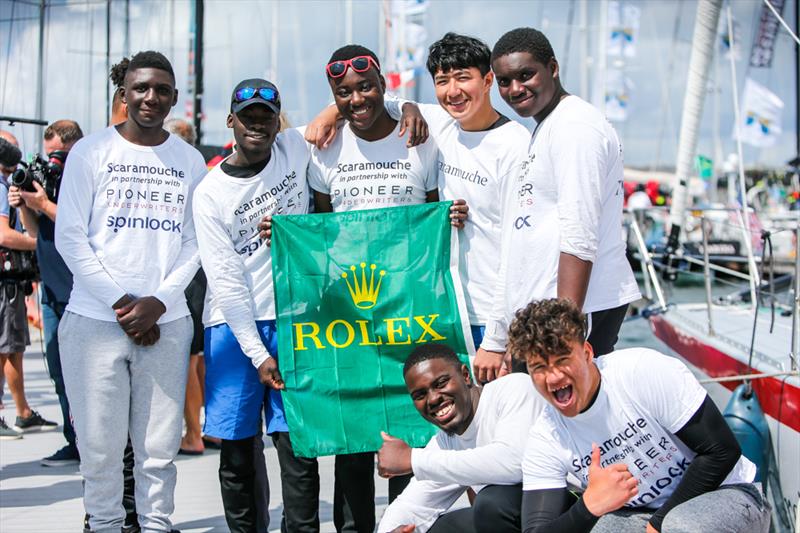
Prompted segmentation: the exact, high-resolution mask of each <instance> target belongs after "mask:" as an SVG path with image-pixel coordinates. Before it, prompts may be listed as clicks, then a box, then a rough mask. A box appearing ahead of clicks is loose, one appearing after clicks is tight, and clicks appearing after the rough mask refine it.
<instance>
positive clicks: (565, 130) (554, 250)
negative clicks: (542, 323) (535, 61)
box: [482, 96, 641, 350]
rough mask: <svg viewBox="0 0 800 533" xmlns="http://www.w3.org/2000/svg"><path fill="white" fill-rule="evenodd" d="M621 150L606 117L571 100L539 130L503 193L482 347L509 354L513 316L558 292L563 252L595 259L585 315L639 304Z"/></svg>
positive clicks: (547, 119) (587, 259) (543, 122)
mask: <svg viewBox="0 0 800 533" xmlns="http://www.w3.org/2000/svg"><path fill="white" fill-rule="evenodd" d="M622 170H623V158H622V145H621V144H620V142H619V138H618V137H617V133H616V132H615V131H614V128H613V127H612V126H611V124H610V123H609V122H608V121H607V120H606V119H605V117H603V115H602V114H601V113H600V112H599V111H598V110H597V109H596V108H595V107H594V106H592V105H591V104H589V103H588V102H585V101H584V100H581V99H580V98H578V97H577V96H567V97H566V98H565V99H563V100H562V101H561V102H560V103H559V104H558V106H556V108H555V109H554V110H553V112H552V113H550V115H549V116H548V117H547V118H546V119H544V120H543V121H542V122H541V123H540V124H539V125H538V126H537V129H536V131H535V133H534V136H533V139H532V141H531V146H530V150H529V153H528V157H527V161H526V162H525V163H524V164H523V168H522V172H521V173H520V175H519V176H518V177H517V178H516V179H515V180H510V181H509V185H510V186H509V187H508V188H507V190H506V191H505V192H504V195H505V196H504V203H503V205H504V208H505V211H504V213H503V243H502V247H503V251H502V253H501V256H502V259H501V265H500V279H501V280H504V282H499V283H498V285H497V291H496V295H495V302H494V306H493V310H492V321H491V322H490V324H488V325H487V328H486V337H485V338H484V342H483V344H482V346H483V348H485V349H492V350H503V349H505V344H506V338H507V331H508V325H509V324H510V322H511V320H512V319H513V317H514V313H515V312H516V311H517V310H518V309H520V308H522V307H525V306H526V305H527V304H528V303H529V302H531V301H534V300H540V299H545V298H554V297H556V295H557V281H558V263H559V256H560V254H561V253H567V254H570V255H574V256H575V257H578V258H579V259H582V260H584V261H591V262H592V273H591V277H590V278H589V287H588V289H587V292H586V300H585V301H584V305H583V310H584V312H586V313H592V312H595V311H602V310H606V309H613V308H615V307H619V306H621V305H624V304H626V303H630V302H632V301H634V300H636V299H638V298H639V297H640V296H641V295H640V294H639V287H638V285H637V283H636V279H635V278H634V277H633V271H632V270H631V267H630V264H629V263H628V260H627V259H626V257H625V242H624V241H623V239H622V236H621V228H622V204H623V200H624V194H623V186H622V183H623V180H622Z"/></svg>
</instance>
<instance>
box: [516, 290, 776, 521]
mask: <svg viewBox="0 0 800 533" xmlns="http://www.w3.org/2000/svg"><path fill="white" fill-rule="evenodd" d="M585 338H586V317H585V315H584V314H583V313H581V312H580V310H579V309H578V308H577V307H576V306H575V304H574V303H572V301H570V300H565V299H550V300H541V301H537V302H533V303H531V304H529V305H528V306H527V307H526V308H525V309H523V310H520V311H519V312H517V315H516V318H515V320H514V322H513V323H512V324H511V329H510V332H509V351H510V353H511V355H512V356H513V357H515V358H517V359H519V360H522V361H525V363H526V364H527V367H528V372H529V373H530V376H531V379H532V380H533V383H534V385H535V387H536V390H537V391H538V392H539V394H541V395H542V396H543V397H544V398H545V399H546V400H547V401H548V403H549V405H548V406H547V407H546V408H545V409H544V412H543V413H542V415H541V416H540V417H539V419H538V420H537V422H536V425H535V426H533V427H532V428H531V431H530V437H529V440H528V444H527V446H526V449H525V458H524V460H523V463H522V471H523V491H524V492H523V496H522V525H523V529H524V530H525V531H528V532H540V531H541V532H544V531H572V532H584V531H585V532H588V531H590V530H591V531H593V532H603V533H611V532H614V533H628V532H631V533H633V532H638V533H640V532H642V531H645V530H647V532H648V533H654V532H658V531H662V530H663V531H665V532H669V531H697V532H701V531H702V532H705V531H730V532H734V533H739V532H741V533H745V532H747V533H761V532H763V533H765V532H766V531H767V530H768V529H769V505H768V504H767V503H766V502H765V500H764V498H763V497H762V495H761V492H760V490H759V489H758V488H757V487H756V486H755V485H753V483H752V481H753V478H754V477H755V472H756V468H755V465H754V464H753V463H751V462H750V461H749V460H748V459H747V458H745V457H744V456H742V454H741V449H740V447H739V444H738V443H737V442H736V437H734V435H733V432H732V431H731V430H730V428H729V427H728V425H727V424H726V422H725V419H724V418H723V417H722V414H721V413H720V412H719V410H718V409H717V407H716V405H714V403H713V401H712V400H711V399H710V398H709V397H708V395H707V394H706V391H705V390H704V389H703V387H702V386H701V385H700V383H699V382H698V381H697V379H696V378H695V377H694V376H693V375H692V373H691V372H690V371H689V369H688V368H687V367H686V366H685V365H684V364H683V363H681V362H680V361H679V360H677V359H675V358H673V357H668V356H666V355H663V354H661V353H659V352H656V351H654V350H650V349H647V348H630V349H627V350H619V351H617V352H613V353H611V354H607V355H604V356H603V357H600V358H598V359H595V358H594V354H593V350H592V345H591V344H590V343H589V342H587V341H585V340H584V339H585ZM568 476H569V478H570V480H572V483H577V485H578V487H579V489H580V490H581V492H582V493H583V494H582V496H581V497H580V498H578V499H577V501H576V500H575V497H574V496H573V495H572V493H571V492H570V491H569V490H568V488H567V477H568Z"/></svg>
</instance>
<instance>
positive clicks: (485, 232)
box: [306, 33, 530, 499]
mask: <svg viewBox="0 0 800 533" xmlns="http://www.w3.org/2000/svg"><path fill="white" fill-rule="evenodd" d="M490 56H491V51H490V50H489V47H488V46H486V44H485V43H483V42H482V41H480V40H479V39H476V38H474V37H469V36H466V35H458V34H455V33H448V34H446V35H445V36H444V37H442V38H441V39H440V40H438V41H436V42H435V43H433V44H432V45H431V47H430V49H429V55H428V62H427V67H428V71H429V72H430V74H431V77H432V79H433V83H434V88H435V90H436V98H437V100H438V102H439V103H438V105H437V104H417V105H414V104H412V103H411V102H406V101H404V100H398V99H387V100H386V109H387V111H388V113H389V115H390V116H393V117H396V116H399V115H400V112H401V109H402V111H403V112H404V113H410V112H411V110H416V109H417V108H418V109H419V112H421V114H422V117H423V118H424V120H425V121H427V124H428V125H429V128H430V133H431V136H432V137H433V139H434V141H436V144H437V147H438V150H439V157H438V161H437V188H438V193H439V197H440V198H441V199H443V200H455V199H463V200H466V205H468V206H469V213H470V214H469V218H467V219H466V221H465V223H464V228H463V231H461V232H460V233H459V254H460V257H459V269H460V271H461V282H462V285H463V286H464V288H465V297H466V302H467V312H468V313H469V320H470V324H471V326H472V338H473V341H474V343H475V346H476V347H478V346H480V345H481V342H482V340H483V334H484V327H485V325H486V324H488V323H489V322H490V317H491V315H492V303H493V299H494V290H495V286H496V283H497V272H498V269H499V266H500V259H499V258H500V241H501V236H500V221H501V211H500V208H501V205H502V202H501V199H502V197H503V196H502V194H503V193H502V189H503V187H504V186H505V185H506V184H507V183H508V182H509V181H510V180H511V179H513V177H514V176H515V175H516V174H517V173H518V169H519V166H520V165H521V164H522V162H523V161H524V159H525V157H526V155H527V147H528V139H529V138H530V134H529V132H528V130H527V129H526V128H525V127H524V126H522V125H521V124H519V123H517V122H514V121H513V120H509V119H508V118H507V117H505V116H503V115H501V114H500V113H499V112H497V111H496V110H495V109H494V107H493V105H492V101H491V97H490V91H491V88H492V84H493V82H494V75H493V74H492V72H491V69H490ZM332 119H333V114H332V113H331V112H330V111H328V110H325V111H323V113H322V114H320V116H319V117H318V118H317V119H316V120H315V121H314V122H313V123H312V124H310V125H309V128H308V129H307V130H306V139H308V140H309V141H311V142H317V144H318V145H319V144H322V143H325V142H327V143H331V141H330V140H329V137H328V136H326V135H324V134H325V133H327V132H328V131H330V128H331V127H332ZM463 200H461V201H463ZM465 207H466V206H465ZM501 364H502V356H496V355H492V354H490V353H488V352H486V351H484V350H478V354H477V356H476V358H475V361H474V368H475V374H476V375H475V377H476V378H477V380H478V381H479V382H485V381H491V380H493V379H495V378H496V377H498V376H499V375H500V373H501V371H502V370H501ZM390 499H391V498H390Z"/></svg>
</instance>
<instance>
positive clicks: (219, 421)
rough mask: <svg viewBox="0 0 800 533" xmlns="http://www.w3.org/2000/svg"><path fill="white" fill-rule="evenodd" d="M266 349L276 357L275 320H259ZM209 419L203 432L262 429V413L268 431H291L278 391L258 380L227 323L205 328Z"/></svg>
mask: <svg viewBox="0 0 800 533" xmlns="http://www.w3.org/2000/svg"><path fill="white" fill-rule="evenodd" d="M256 327H257V328H258V333H259V334H260V335H261V340H262V341H263V342H264V346H266V348H267V351H269V353H270V354H271V355H272V356H273V357H275V358H276V359H277V355H278V338H277V334H276V331H275V321H274V320H259V321H257V322H256ZM204 337H205V346H204V348H205V363H206V391H205V393H206V420H205V424H204V425H203V433H204V434H206V435H209V436H211V437H217V438H220V439H225V440H238V439H244V438H247V437H252V436H254V435H258V434H259V433H260V432H261V413H262V410H263V413H264V420H265V421H266V425H267V433H268V434H269V433H273V432H275V431H289V427H288V426H287V425H286V418H285V417H284V414H283V401H282V400H281V394H280V392H278V391H275V390H272V389H270V388H269V387H267V386H265V385H263V384H262V383H261V382H260V381H259V380H258V370H256V368H255V367H254V366H253V363H252V361H251V359H250V358H249V357H247V356H246V355H245V354H244V352H242V349H241V347H240V346H239V342H238V341H237V340H236V337H235V336H234V334H233V331H231V328H230V327H229V326H228V325H227V324H218V325H216V326H211V327H208V328H206V330H205V335H204Z"/></svg>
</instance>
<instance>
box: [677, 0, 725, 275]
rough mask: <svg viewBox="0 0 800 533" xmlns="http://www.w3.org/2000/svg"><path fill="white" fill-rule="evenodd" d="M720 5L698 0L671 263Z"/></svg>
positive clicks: (680, 142)
mask: <svg viewBox="0 0 800 533" xmlns="http://www.w3.org/2000/svg"><path fill="white" fill-rule="evenodd" d="M721 9H722V0H700V2H698V4H697V16H696V19H695V25H694V36H693V37H692V52H691V56H690V57H689V76H688V79H687V80H686V94H685V96H684V99H683V114H682V115H681V129H680V138H679V140H678V157H677V161H676V163H675V183H674V184H673V188H672V207H671V209H670V216H669V224H670V226H671V227H670V233H669V238H668V240H667V248H666V251H665V255H666V257H665V259H666V261H665V262H666V263H667V264H668V265H670V264H671V258H670V256H672V254H674V253H675V251H676V250H677V249H678V242H679V240H680V234H681V230H682V229H683V222H684V218H685V214H686V203H687V200H688V198H687V197H688V192H689V189H688V183H689V177H690V176H691V175H692V165H693V162H694V156H695V152H696V150H697V136H698V133H699V131H700V119H701V117H702V115H703V103H704V101H705V95H706V88H707V86H708V72H709V68H710V66H711V59H712V58H713V57H714V41H715V38H716V35H717V24H718V23H719V14H720V11H721ZM675 275H676V274H675V271H674V269H672V268H668V269H667V277H668V278H673V279H674V276H675Z"/></svg>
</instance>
